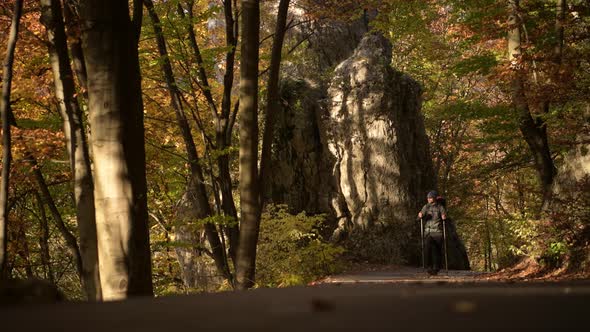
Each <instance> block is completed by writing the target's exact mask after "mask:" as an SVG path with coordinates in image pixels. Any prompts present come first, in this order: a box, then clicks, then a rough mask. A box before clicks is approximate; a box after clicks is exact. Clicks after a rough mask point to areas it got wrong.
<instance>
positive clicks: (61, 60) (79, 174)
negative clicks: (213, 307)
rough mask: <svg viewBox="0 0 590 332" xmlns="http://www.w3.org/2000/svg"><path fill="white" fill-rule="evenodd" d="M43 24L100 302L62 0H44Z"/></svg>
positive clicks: (89, 185) (86, 162) (91, 294)
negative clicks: (62, 13)
mask: <svg viewBox="0 0 590 332" xmlns="http://www.w3.org/2000/svg"><path fill="white" fill-rule="evenodd" d="M41 6H42V7H41V9H42V17H41V21H42V22H43V24H44V25H45V28H46V29H47V40H48V45H49V59H50V62H51V68H52V70H53V77H54V79H53V80H54V85H55V97H56V99H57V102H58V106H59V111H60V115H61V117H62V120H63V130H64V136H65V138H66V146H67V150H68V154H69V158H70V168H71V170H72V174H73V176H74V197H75V202H76V217H77V219H78V232H79V235H80V251H81V254H82V257H83V260H82V262H83V271H82V272H83V273H82V279H83V281H84V290H85V293H86V297H87V298H88V299H89V300H91V301H99V300H100V299H101V290H100V277H99V273H98V246H97V242H96V241H97V240H96V220H95V213H94V184H93V180H92V171H91V168H90V156H89V154H88V143H87V140H86V134H85V132H84V123H83V117H82V110H81V109H80V105H79V104H78V101H77V99H76V97H75V94H76V89H75V85H74V76H73V72H72V68H71V66H70V58H69V55H68V46H67V42H66V32H65V27H64V21H63V18H62V15H61V12H62V8H61V4H60V1H59V0H41Z"/></svg>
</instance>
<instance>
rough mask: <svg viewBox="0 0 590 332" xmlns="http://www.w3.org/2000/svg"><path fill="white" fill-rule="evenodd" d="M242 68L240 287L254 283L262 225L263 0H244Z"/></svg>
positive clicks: (238, 269)
mask: <svg viewBox="0 0 590 332" xmlns="http://www.w3.org/2000/svg"><path fill="white" fill-rule="evenodd" d="M242 34H243V37H242V43H241V53H242V59H241V69H240V119H239V121H240V207H241V211H242V212H241V221H240V241H239V244H238V252H237V271H236V277H237V285H238V289H247V288H250V287H252V286H253V285H254V276H255V268H256V244H257V242H258V230H259V226H260V209H259V207H260V204H259V198H260V197H259V188H258V185H259V183H258V59H259V53H258V52H259V51H258V43H259V36H260V3H259V0H242Z"/></svg>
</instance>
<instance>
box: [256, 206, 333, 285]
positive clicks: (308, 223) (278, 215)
mask: <svg viewBox="0 0 590 332" xmlns="http://www.w3.org/2000/svg"><path fill="white" fill-rule="evenodd" d="M325 222H326V216H325V215H314V216H308V215H306V214H305V212H302V213H299V214H297V215H293V214H290V213H289V212H288V209H287V206H285V205H270V206H268V207H267V208H266V211H265V212H264V213H263V214H262V218H261V223H260V238H259V242H258V251H257V259H256V271H257V272H256V279H257V283H258V286H263V287H277V286H279V287H281V286H293V285H301V284H306V283H308V282H311V281H313V280H314V279H317V278H319V277H321V276H325V275H327V274H331V273H335V272H338V271H339V270H340V269H341V268H342V266H341V263H340V262H339V260H338V258H339V257H340V256H341V255H342V254H343V252H344V249H343V248H341V247H339V246H336V245H334V244H331V243H329V242H327V241H326V240H324V239H323V238H322V237H321V236H320V234H321V231H322V229H323V228H324V227H325V226H326V225H325Z"/></svg>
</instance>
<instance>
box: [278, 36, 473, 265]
mask: <svg viewBox="0 0 590 332" xmlns="http://www.w3.org/2000/svg"><path fill="white" fill-rule="evenodd" d="M391 52H392V48H391V44H390V43H389V41H388V40H386V39H385V38H384V37H382V36H380V35H377V34H366V35H365V37H363V38H362V39H361V41H360V42H359V43H358V46H357V47H356V49H355V50H353V51H351V52H350V54H349V55H348V56H347V58H345V59H342V61H341V62H340V64H339V65H338V66H336V67H335V70H334V71H333V74H332V75H330V76H329V77H328V78H327V80H326V81H323V82H317V81H316V80H315V79H316V78H317V76H315V75H314V73H312V74H311V75H312V79H307V78H306V77H305V76H303V77H302V78H301V79H299V80H293V79H283V87H282V101H283V112H281V114H279V116H278V119H277V123H276V128H277V130H276V135H275V139H274V141H273V159H272V163H273V167H272V171H271V174H270V176H271V177H272V179H271V181H269V182H270V184H269V186H270V188H268V189H267V192H268V193H269V198H270V199H271V200H272V202H274V203H284V204H287V205H288V206H289V207H290V209H291V210H292V212H295V213H298V212H301V211H306V212H307V213H310V214H317V213H325V214H327V215H328V216H329V220H330V221H331V223H332V229H331V233H330V234H329V235H330V236H331V237H332V239H333V240H334V241H343V243H345V245H346V246H348V248H349V249H350V252H352V253H353V255H355V256H358V257H359V258H362V259H367V260H374V261H382V262H383V261H390V262H398V263H399V262H400V260H405V261H413V262H414V263H419V257H420V253H419V251H420V244H419V243H420V242H419V234H420V230H419V225H418V224H417V223H415V216H416V213H417V211H418V210H419V209H420V208H421V206H422V204H423V203H424V201H425V195H426V192H427V191H428V190H430V189H432V188H435V187H436V177H435V175H434V171H433V168H432V161H431V159H430V155H429V147H428V139H427V136H426V132H425V128H424V123H423V119H422V114H421V112H420V107H421V97H420V96H421V89H420V86H419V84H418V83H416V82H415V81H414V80H413V79H411V78H410V77H408V76H407V75H405V74H403V73H401V72H398V71H396V70H394V69H393V68H392V67H391V66H390V65H389V63H388V61H389V59H391ZM335 54H336V53H335ZM338 54H340V55H341V54H342V53H341V52H340V53H338ZM335 57H336V55H335ZM449 263H450V266H451V267H455V268H465V267H468V266H469V262H468V261H467V255H466V252H465V247H464V246H463V244H462V243H461V241H460V240H459V238H458V235H457V234H456V232H451V233H450V234H449Z"/></svg>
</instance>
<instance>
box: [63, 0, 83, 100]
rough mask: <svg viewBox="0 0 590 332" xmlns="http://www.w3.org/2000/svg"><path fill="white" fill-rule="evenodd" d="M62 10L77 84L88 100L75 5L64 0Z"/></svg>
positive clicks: (78, 18) (68, 0)
mask: <svg viewBox="0 0 590 332" xmlns="http://www.w3.org/2000/svg"><path fill="white" fill-rule="evenodd" d="M63 12H64V19H65V23H66V27H67V30H66V31H67V34H68V40H69V44H70V53H71V54H72V63H73V65H74V71H75V72H76V77H77V78H78V84H79V85H80V87H81V88H82V91H83V93H84V98H86V100H87V101H88V76H87V74H86V64H85V63H84V52H83V51H82V39H81V38H80V30H81V26H80V22H79V21H80V17H79V16H78V15H77V14H76V13H75V7H74V5H73V4H72V1H71V0H66V1H65V3H64V8H63Z"/></svg>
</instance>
